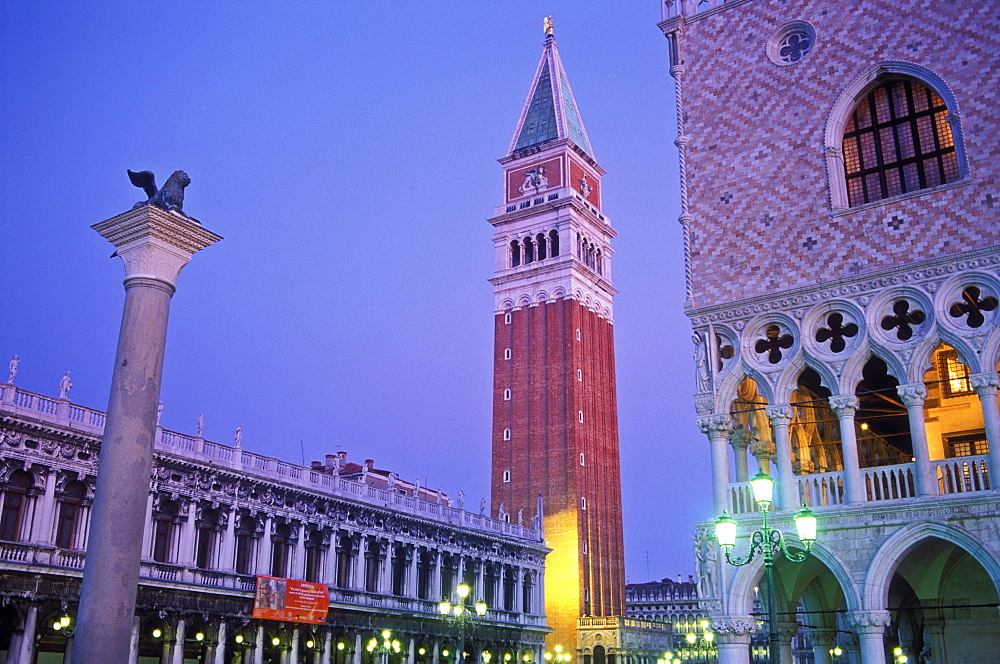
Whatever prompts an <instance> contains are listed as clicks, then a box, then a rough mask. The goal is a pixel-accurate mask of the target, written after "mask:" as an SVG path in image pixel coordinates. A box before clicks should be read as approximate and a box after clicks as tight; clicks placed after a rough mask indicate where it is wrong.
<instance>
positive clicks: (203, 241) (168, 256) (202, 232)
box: [91, 205, 222, 287]
mask: <svg viewBox="0 0 1000 664" xmlns="http://www.w3.org/2000/svg"><path fill="white" fill-rule="evenodd" d="M91 228H93V229H94V230H95V231H97V232H98V233H100V234H101V236H102V237H103V238H104V239H106V240H107V241H108V242H110V243H111V244H113V245H115V247H116V248H117V249H118V251H116V252H115V255H116V256H119V257H120V258H121V259H122V261H123V262H124V263H125V281H126V282H128V281H130V280H132V279H152V280H153V281H158V282H162V283H164V284H168V285H169V286H171V287H173V286H174V285H175V284H176V282H177V277H178V275H179V274H180V271H181V268H183V267H184V266H185V265H187V264H188V262H189V261H190V260H191V256H193V255H194V254H195V253H196V252H198V251H201V250H202V249H204V248H205V247H207V246H209V245H210V244H214V243H215V242H218V241H219V240H221V239H222V237H221V236H219V235H216V234H215V233H213V232H211V231H209V230H206V229H204V228H202V227H201V224H199V223H198V222H196V221H194V220H193V219H191V218H190V217H187V216H185V215H183V214H180V213H176V212H168V211H166V210H162V209H160V208H158V207H155V206H153V205H143V206H141V207H138V208H134V209H132V210H129V211H128V212H125V213H123V214H120V215H118V216H116V217H112V218H111V219H107V220H105V221H102V222H100V223H98V224H94V225H93V226H91Z"/></svg>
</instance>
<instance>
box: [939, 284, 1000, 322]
mask: <svg viewBox="0 0 1000 664" xmlns="http://www.w3.org/2000/svg"><path fill="white" fill-rule="evenodd" d="M997 304H998V302H997V298H995V297H993V296H992V295H987V296H986V297H983V293H982V291H981V290H980V289H979V287H978V286H966V287H965V288H963V289H962V300H961V301H960V302H955V303H953V304H952V305H951V306H950V307H949V308H948V313H949V314H950V315H951V317H952V318H962V317H965V324H966V325H968V326H969V327H973V328H976V327H982V325H983V323H985V322H986V316H984V315H983V312H984V311H985V312H989V311H993V310H994V309H996V308H997Z"/></svg>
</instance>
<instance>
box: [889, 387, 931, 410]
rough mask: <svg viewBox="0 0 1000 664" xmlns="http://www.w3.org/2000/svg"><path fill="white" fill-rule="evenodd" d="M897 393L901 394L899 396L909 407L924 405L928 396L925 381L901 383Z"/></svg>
mask: <svg viewBox="0 0 1000 664" xmlns="http://www.w3.org/2000/svg"><path fill="white" fill-rule="evenodd" d="M896 393H897V394H898V395H899V398H900V399H902V400H903V403H904V404H905V405H906V407H907V408H910V407H912V406H923V405H924V400H925V399H926V398H927V388H926V387H925V386H924V384H923V383H911V384H909V385H900V386H898V387H897V388H896Z"/></svg>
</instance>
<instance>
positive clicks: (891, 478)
mask: <svg viewBox="0 0 1000 664" xmlns="http://www.w3.org/2000/svg"><path fill="white" fill-rule="evenodd" d="M989 464H990V455H988V454H982V455H978V456H967V457H955V458H951V459H937V460H933V461H931V468H932V472H933V473H934V476H935V477H936V478H937V484H938V494H939V495H941V496H948V495H953V494H959V493H974V492H983V491H990V490H991V488H992V487H991V484H990V477H989ZM915 472H916V464H915V463H904V464H898V465H895V466H873V467H870V468H862V469H861V481H862V482H863V483H864V487H865V494H866V495H867V502H869V503H881V502H891V501H898V500H908V499H911V498H915V497H917V492H916V483H915ZM795 481H796V483H797V484H798V495H799V500H800V501H801V502H803V503H805V504H806V505H808V506H809V507H826V506H829V505H843V504H844V473H843V471H837V472H833V473H816V474H813V475H796V476H795ZM728 496H729V510H730V513H732V514H752V513H755V512H757V504H756V503H755V502H754V499H753V490H752V488H751V487H750V482H734V483H731V484H730V485H729V487H728ZM789 507H791V506H789Z"/></svg>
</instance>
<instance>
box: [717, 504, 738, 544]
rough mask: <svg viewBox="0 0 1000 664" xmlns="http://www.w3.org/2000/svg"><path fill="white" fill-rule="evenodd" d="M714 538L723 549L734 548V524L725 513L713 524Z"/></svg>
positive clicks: (731, 518)
mask: <svg viewBox="0 0 1000 664" xmlns="http://www.w3.org/2000/svg"><path fill="white" fill-rule="evenodd" d="M715 537H716V539H718V540H719V546H722V547H723V548H726V547H729V548H731V547H734V546H736V522H735V521H733V517H731V516H729V515H728V514H726V513H725V512H723V513H722V516H720V517H719V518H718V520H717V521H716V522H715Z"/></svg>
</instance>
